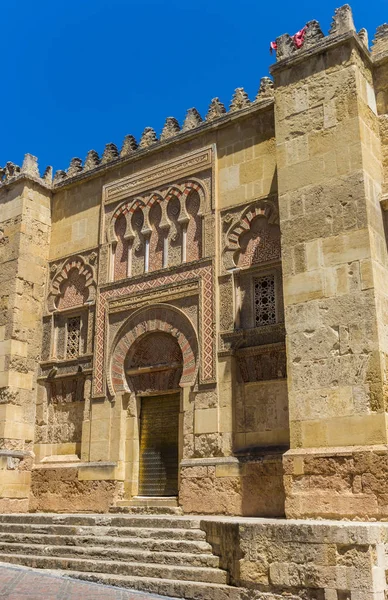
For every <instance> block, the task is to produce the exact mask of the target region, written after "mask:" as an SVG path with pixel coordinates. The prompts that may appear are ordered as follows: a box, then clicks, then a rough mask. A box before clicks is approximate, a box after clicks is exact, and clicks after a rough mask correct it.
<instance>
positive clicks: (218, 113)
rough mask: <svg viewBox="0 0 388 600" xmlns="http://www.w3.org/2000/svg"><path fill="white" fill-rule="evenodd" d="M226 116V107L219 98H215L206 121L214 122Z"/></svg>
mask: <svg viewBox="0 0 388 600" xmlns="http://www.w3.org/2000/svg"><path fill="white" fill-rule="evenodd" d="M225 114H226V108H225V105H224V104H223V103H222V102H221V100H220V99H219V98H213V100H212V101H211V103H210V106H209V110H208V112H207V115H206V121H214V120H215V119H219V118H220V117H222V116H224V115H225Z"/></svg>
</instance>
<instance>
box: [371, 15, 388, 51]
mask: <svg viewBox="0 0 388 600" xmlns="http://www.w3.org/2000/svg"><path fill="white" fill-rule="evenodd" d="M387 50H388V23H384V24H383V25H380V26H379V27H378V28H377V29H376V33H375V37H374V40H373V43H372V57H373V58H374V59H376V58H378V57H379V56H381V55H382V54H385V53H386V52H387Z"/></svg>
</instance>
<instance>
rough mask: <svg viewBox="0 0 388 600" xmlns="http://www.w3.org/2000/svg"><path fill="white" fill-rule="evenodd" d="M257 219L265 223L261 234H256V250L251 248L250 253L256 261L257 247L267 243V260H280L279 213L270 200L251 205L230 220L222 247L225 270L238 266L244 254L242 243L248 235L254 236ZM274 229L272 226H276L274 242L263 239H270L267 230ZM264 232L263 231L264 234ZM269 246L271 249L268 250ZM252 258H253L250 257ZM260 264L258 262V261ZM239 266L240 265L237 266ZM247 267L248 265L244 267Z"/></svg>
mask: <svg viewBox="0 0 388 600" xmlns="http://www.w3.org/2000/svg"><path fill="white" fill-rule="evenodd" d="M258 218H261V219H264V220H265V222H264V223H263V226H262V230H263V231H262V233H263V234H260V233H259V232H256V236H255V237H256V240H257V248H256V249H254V248H253V247H252V248H251V251H253V250H254V251H255V252H254V254H255V255H256V259H257V252H258V250H259V248H258V245H259V244H260V239H261V245H262V244H263V243H267V247H268V249H269V250H270V251H269V252H268V253H267V255H268V259H271V258H275V256H276V258H280V230H279V229H278V226H279V212H278V208H277V206H276V204H275V203H274V202H273V201H272V200H270V199H264V200H260V201H258V202H255V203H254V204H251V205H250V206H249V207H248V208H246V209H244V211H243V212H242V213H241V214H240V215H239V216H238V217H237V218H235V219H231V224H230V226H229V228H228V230H227V232H226V234H225V242H226V243H225V247H224V266H225V268H226V269H232V268H234V267H236V266H237V265H238V262H239V257H240V255H241V252H245V251H246V248H244V247H243V244H242V241H243V240H244V238H246V237H247V236H248V234H250V233H251V234H252V235H254V229H255V227H256V224H257V221H258ZM271 226H272V230H273V229H274V227H273V226H277V228H276V233H277V235H276V236H275V238H278V239H275V240H272V239H268V241H267V240H266V239H265V238H268V237H269V238H271V234H270V232H269V228H271ZM264 230H267V231H265V233H264ZM270 245H271V248H270ZM252 258H253V256H252ZM263 260H264V261H265V252H264V253H263ZM258 262H260V260H258ZM239 266H240V265H239ZM244 266H248V264H246V265H244Z"/></svg>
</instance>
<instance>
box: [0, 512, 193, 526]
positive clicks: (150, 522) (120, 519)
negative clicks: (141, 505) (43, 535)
mask: <svg viewBox="0 0 388 600" xmlns="http://www.w3.org/2000/svg"><path fill="white" fill-rule="evenodd" d="M200 522H201V521H200V519H197V518H187V517H181V516H171V517H168V516H166V515H148V514H147V515H132V514H130V515H121V514H120V515H119V516H118V515H112V514H105V515H102V514H94V515H92V514H90V515H87V514H72V515H70V514H68V515H65V514H54V513H28V514H22V513H14V514H0V524H3V523H31V524H41V525H46V524H51V525H79V526H93V525H98V526H110V527H141V528H143V527H148V528H150V527H156V528H158V529H198V528H199V527H200Z"/></svg>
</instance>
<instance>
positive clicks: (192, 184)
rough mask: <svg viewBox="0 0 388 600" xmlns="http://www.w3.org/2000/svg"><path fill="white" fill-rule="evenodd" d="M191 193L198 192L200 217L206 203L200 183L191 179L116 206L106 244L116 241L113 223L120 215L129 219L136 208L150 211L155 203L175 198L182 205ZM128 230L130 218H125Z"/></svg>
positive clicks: (162, 202) (164, 202)
mask: <svg viewBox="0 0 388 600" xmlns="http://www.w3.org/2000/svg"><path fill="white" fill-rule="evenodd" d="M192 191H196V192H198V195H199V198H200V209H199V213H198V214H200V215H202V214H203V213H204V211H205V201H206V193H205V190H204V188H203V184H202V183H201V182H200V181H197V180H196V179H194V178H192V179H190V180H188V181H186V182H184V183H182V184H173V185H171V186H168V187H167V188H165V189H164V190H163V191H160V190H154V191H152V193H151V194H150V195H149V196H148V197H143V198H136V199H131V200H130V201H127V202H124V203H123V204H121V205H120V206H118V207H117V208H116V210H115V212H114V213H113V215H112V218H111V222H110V225H109V228H108V242H109V243H112V242H114V241H116V240H117V236H116V233H115V223H116V220H117V219H118V217H119V216H120V215H122V214H124V215H129V217H131V216H132V215H133V213H134V212H135V211H136V209H137V208H139V207H140V208H141V209H146V208H148V209H150V208H152V206H153V205H154V204H155V203H157V202H158V203H159V204H160V205H163V204H165V205H167V203H168V202H169V201H170V200H171V199H172V198H174V197H175V198H177V199H178V200H179V202H180V203H181V206H182V203H184V201H185V200H186V198H187V196H189V195H190V193H191V192H192ZM127 223H128V229H129V228H130V218H129V219H128V217H127Z"/></svg>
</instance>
